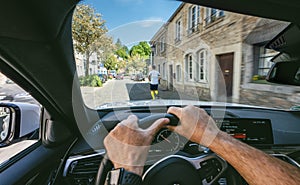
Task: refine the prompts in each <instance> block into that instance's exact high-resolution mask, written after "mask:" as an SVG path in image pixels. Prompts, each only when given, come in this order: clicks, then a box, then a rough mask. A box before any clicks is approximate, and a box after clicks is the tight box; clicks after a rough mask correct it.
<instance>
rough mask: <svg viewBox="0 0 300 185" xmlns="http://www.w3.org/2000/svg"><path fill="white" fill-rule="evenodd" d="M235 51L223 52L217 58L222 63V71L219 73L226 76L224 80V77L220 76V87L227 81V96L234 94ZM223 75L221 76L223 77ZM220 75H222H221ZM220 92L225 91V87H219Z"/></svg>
mask: <svg viewBox="0 0 300 185" xmlns="http://www.w3.org/2000/svg"><path fill="white" fill-rule="evenodd" d="M233 56H234V54H233V53H228V54H223V55H218V56H217V60H218V62H219V65H220V70H221V72H220V73H219V75H222V76H223V78H224V81H223V79H222V78H219V80H218V82H219V84H218V87H223V85H222V84H220V83H224V82H225V88H226V95H227V97H231V96H232V88H233ZM222 76H221V77H222ZM219 77H220V76H219ZM218 93H219V95H220V93H224V90H223V89H220V88H218Z"/></svg>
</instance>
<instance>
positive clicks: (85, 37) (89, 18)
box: [72, 4, 107, 76]
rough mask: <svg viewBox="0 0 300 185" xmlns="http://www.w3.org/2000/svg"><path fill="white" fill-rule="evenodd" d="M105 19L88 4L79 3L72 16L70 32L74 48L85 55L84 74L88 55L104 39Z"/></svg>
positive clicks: (87, 64)
mask: <svg viewBox="0 0 300 185" xmlns="http://www.w3.org/2000/svg"><path fill="white" fill-rule="evenodd" d="M106 32H107V29H106V27H105V21H104V20H103V19H102V17H101V15H100V14H98V13H96V12H95V10H94V9H93V8H92V7H90V6H88V5H83V4H80V5H78V6H77V7H76V9H75V13H74V16H73V24H72V33H73V40H74V47H75V50H76V51H77V52H79V53H81V54H84V55H85V57H86V68H85V75H86V76H88V75H89V63H90V56H91V54H92V53H93V52H96V50H98V48H99V47H98V45H97V44H100V45H101V44H102V43H103V42H102V40H103V39H104V40H105V39H106V36H105V33H106Z"/></svg>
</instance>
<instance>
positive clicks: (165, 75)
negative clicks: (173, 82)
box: [163, 63, 167, 79]
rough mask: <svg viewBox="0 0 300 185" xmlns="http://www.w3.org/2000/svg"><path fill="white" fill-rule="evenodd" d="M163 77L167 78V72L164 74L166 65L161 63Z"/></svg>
mask: <svg viewBox="0 0 300 185" xmlns="http://www.w3.org/2000/svg"><path fill="white" fill-rule="evenodd" d="M163 77H164V78H165V79H166V78H167V72H166V63H163Z"/></svg>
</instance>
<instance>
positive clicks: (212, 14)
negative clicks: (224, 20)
mask: <svg viewBox="0 0 300 185" xmlns="http://www.w3.org/2000/svg"><path fill="white" fill-rule="evenodd" d="M224 15H225V13H224V11H223V10H218V9H215V8H206V16H205V24H209V23H212V22H214V21H216V20H217V18H219V17H223V16H224Z"/></svg>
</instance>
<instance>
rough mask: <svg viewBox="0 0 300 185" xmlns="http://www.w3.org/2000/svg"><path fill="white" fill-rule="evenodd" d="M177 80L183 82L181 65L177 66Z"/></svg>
mask: <svg viewBox="0 0 300 185" xmlns="http://www.w3.org/2000/svg"><path fill="white" fill-rule="evenodd" d="M176 77H177V78H176V81H177V82H181V81H182V79H181V66H180V65H177V66H176Z"/></svg>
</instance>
